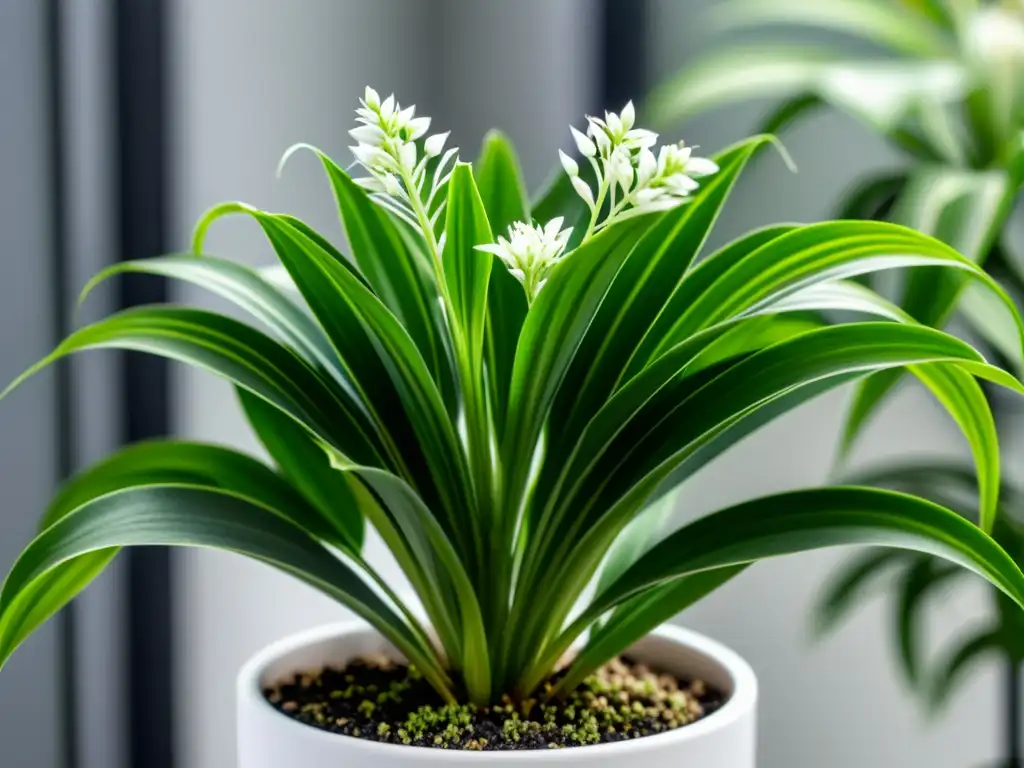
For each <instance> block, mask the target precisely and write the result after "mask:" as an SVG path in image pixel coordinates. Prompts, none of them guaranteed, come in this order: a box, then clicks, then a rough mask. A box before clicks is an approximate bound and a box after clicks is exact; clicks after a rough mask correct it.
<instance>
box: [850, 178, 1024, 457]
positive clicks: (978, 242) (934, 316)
mask: <svg viewBox="0 0 1024 768" xmlns="http://www.w3.org/2000/svg"><path fill="white" fill-rule="evenodd" d="M1008 191H1009V188H1008V182H1007V177H1006V175H1005V174H1003V173H1002V172H998V171H993V172H990V171H985V172H975V171H963V170H959V169H951V168H935V167H925V168H922V169H920V170H918V171H916V172H915V173H914V174H912V176H911V178H910V181H909V183H908V184H907V187H906V189H905V190H904V192H903V194H902V195H901V198H900V202H899V203H898V204H897V208H896V210H895V211H894V212H893V216H894V218H895V219H897V220H898V221H900V222H902V223H904V224H906V225H908V226H912V227H914V228H915V229H917V230H919V231H921V232H924V233H926V234H931V235H933V236H935V237H937V238H938V239H940V240H942V241H943V242H945V243H947V244H949V245H951V246H952V247H953V248H955V249H957V250H958V251H959V252H960V253H962V254H963V255H964V256H966V257H967V258H968V259H970V260H971V261H973V262H975V263H978V264H979V265H980V264H983V263H984V260H985V257H986V256H987V255H988V251H989V249H990V248H991V246H992V243H993V242H994V239H995V237H996V236H997V235H998V233H999V230H1000V229H1001V227H1002V223H1003V222H1004V221H1005V218H1006V216H1007V214H1008V206H1009V204H1010V203H1011V202H1012V198H1010V197H1009V196H1008ZM965 285H966V280H965V276H964V275H963V274H962V273H954V272H951V271H949V270H944V269H921V270H915V271H914V272H912V273H910V275H909V276H908V278H907V284H906V287H905V290H904V294H903V297H902V299H901V301H900V304H901V306H902V307H903V309H904V310H905V311H906V312H907V313H908V314H910V315H911V316H912V317H913V318H914V319H915V320H917V321H918V322H921V323H924V324H925V325H931V326H934V327H942V326H943V325H944V324H945V323H946V321H947V320H948V318H949V316H950V315H951V314H952V312H953V310H954V309H955V307H956V303H957V299H958V296H959V295H960V293H961V291H962V290H963V288H964V287H965ZM975 301H977V300H975ZM1008 306H1012V304H1011V305H1008ZM1015 314H1016V310H1015V309H1013V310H1011V312H1010V313H1009V314H1006V315H1004V319H1003V321H1002V323H1001V324H1002V325H1004V326H1005V327H1006V328H1007V329H1008V326H1009V324H1010V323H1011V322H1013V323H1015V324H1017V325H1018V327H1019V322H1018V320H1019V318H1018V317H1014V315H1015ZM1018 333H1019V331H1018ZM1001 340H1002V342H1003V344H1004V346H1006V345H1007V344H1008V341H1009V340H1008V339H1006V338H1005V333H1004V334H1003V338H1002V339H1001ZM1017 341H1018V347H1017V353H1016V354H1015V355H1014V356H1013V358H1011V359H1015V360H1016V359H1021V352H1020V346H1019V341H1020V337H1019V335H1018V340H1017ZM900 378H901V372H899V371H887V372H885V373H882V374H878V375H877V376H874V377H872V378H870V379H868V380H866V381H864V382H863V383H862V384H861V385H860V386H859V387H858V388H857V390H856V391H855V393H854V396H853V401H852V403H851V406H850V412H849V414H848V416H847V419H846V424H845V426H844V429H843V438H842V444H841V454H842V455H845V454H846V453H848V452H849V450H850V448H851V447H852V446H853V443H854V441H855V440H856V438H857V436H858V434H860V432H861V430H862V429H863V428H864V426H865V425H866V424H867V422H868V421H869V420H870V418H871V416H872V415H874V413H875V412H876V411H877V409H878V407H879V406H880V405H881V403H882V402H883V401H884V400H885V397H886V396H887V395H888V394H889V393H890V392H891V391H892V389H893V388H894V387H895V386H896V384H897V383H899V380H900Z"/></svg>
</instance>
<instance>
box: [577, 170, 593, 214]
mask: <svg viewBox="0 0 1024 768" xmlns="http://www.w3.org/2000/svg"><path fill="white" fill-rule="evenodd" d="M572 187H573V189H575V190H576V194H578V195H579V196H580V197H582V198H583V202H585V203H586V204H587V205H589V206H590V207H591V208H593V207H594V193H593V192H592V191H591V189H590V187H589V186H587V182H585V181H584V180H583V179H581V178H580V177H579V176H574V177H573V179H572Z"/></svg>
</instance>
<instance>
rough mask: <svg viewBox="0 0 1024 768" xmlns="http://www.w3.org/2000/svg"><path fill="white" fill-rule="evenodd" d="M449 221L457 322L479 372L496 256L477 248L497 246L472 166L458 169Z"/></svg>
mask: <svg viewBox="0 0 1024 768" xmlns="http://www.w3.org/2000/svg"><path fill="white" fill-rule="evenodd" d="M446 219H447V222H448V223H447V227H446V229H445V235H446V237H445V245H444V253H443V254H442V264H443V265H444V276H445V281H446V282H447V283H448V290H449V291H450V293H451V299H452V310H453V312H454V315H455V317H454V318H453V320H454V322H456V323H457V324H458V325H459V326H460V327H461V328H462V332H463V335H464V342H465V345H466V348H465V354H466V356H467V357H466V360H467V362H468V364H469V365H472V366H476V370H479V367H478V366H479V365H480V362H481V361H482V359H483V349H484V334H485V327H486V321H487V287H488V284H489V283H490V276H491V267H492V262H493V261H494V256H492V255H490V254H487V253H483V252H481V251H477V250H475V247H476V246H478V245H487V244H489V243H492V242H494V237H493V235H492V234H491V228H490V225H489V224H488V222H487V211H486V210H484V203H483V200H481V199H480V193H479V192H478V191H477V188H476V182H475V181H473V168H472V166H471V165H469V164H468V163H459V164H458V165H456V166H455V170H454V171H453V173H452V178H451V180H450V181H449V182H448V209H447V214H446ZM463 395H464V396H465V395H466V393H465V392H464V393H463Z"/></svg>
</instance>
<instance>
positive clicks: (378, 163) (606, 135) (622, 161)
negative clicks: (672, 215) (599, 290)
mask: <svg viewBox="0 0 1024 768" xmlns="http://www.w3.org/2000/svg"><path fill="white" fill-rule="evenodd" d="M361 105H362V106H361V107H360V108H359V109H357V110H356V114H357V115H358V118H357V122H358V123H359V125H358V127H356V128H353V129H352V130H351V131H350V132H349V133H350V135H351V136H352V138H354V139H355V140H356V142H357V144H356V146H354V147H351V150H352V154H353V155H354V156H355V159H356V162H357V163H358V164H359V165H361V166H362V167H363V168H364V169H365V170H366V171H367V172H368V174H369V175H368V176H366V177H364V178H361V179H357V180H356V181H357V182H358V183H359V184H361V185H362V186H363V187H365V188H366V189H368V190H369V191H370V192H371V193H372V194H373V195H374V198H375V199H376V200H377V201H378V202H379V203H380V204H381V205H383V206H385V207H386V208H388V209H389V210H391V211H392V212H394V213H395V214H397V215H398V216H400V217H401V218H403V219H404V220H405V221H407V222H408V223H409V224H411V225H412V226H413V227H414V228H416V229H418V230H419V231H421V232H423V234H424V236H425V237H426V238H427V240H428V241H429V242H430V244H431V246H432V250H433V252H434V254H435V257H438V258H439V254H440V252H441V250H442V249H443V247H444V244H443V235H442V239H441V240H438V239H436V238H435V236H434V230H435V229H436V225H437V221H438V219H439V217H440V216H441V215H442V213H443V211H444V208H445V200H444V195H440V194H439V192H440V191H441V190H442V189H443V188H444V186H445V185H446V184H447V182H448V179H449V178H450V177H451V171H452V167H453V166H452V160H453V159H454V158H455V156H456V154H457V152H458V150H457V149H448V150H447V151H445V150H444V146H445V143H446V141H447V139H448V133H437V134H433V135H430V136H428V131H429V130H430V118H429V117H416V108H415V107H407V108H406V109H402V107H401V106H400V105H399V104H398V102H396V101H395V97H394V96H393V95H392V96H388V97H387V98H386V99H383V100H381V98H380V95H379V94H378V93H377V92H376V91H375V90H374V89H373V88H370V87H367V89H366V94H365V96H364V97H363V99H362V100H361ZM635 120H636V114H635V111H634V109H633V103H632V102H630V103H628V104H626V106H625V107H624V108H623V110H622V112H621V113H619V114H616V113H614V112H606V113H605V115H604V118H603V119H602V118H599V117H587V122H588V126H587V130H586V133H584V132H581V131H578V130H576V129H575V128H571V127H570V130H571V131H572V135H573V138H574V139H575V141H576V148H577V149H578V150H579V153H580V154H581V155H582V156H583V157H584V158H585V159H586V160H587V161H588V162H589V163H590V165H591V167H592V168H593V170H594V177H595V179H596V187H595V188H591V186H590V185H589V184H588V183H587V182H586V181H585V180H584V179H583V178H582V177H581V176H580V169H579V165H578V164H577V162H576V161H575V160H574V159H573V158H572V157H570V156H569V155H567V154H566V153H565V152H562V151H561V150H559V156H560V157H561V161H562V167H563V168H564V169H565V172H566V173H568V174H569V178H570V179H571V181H572V185H573V187H574V188H575V190H576V192H577V193H578V194H579V196H580V197H581V198H583V201H584V202H585V203H586V204H587V206H588V208H589V209H590V213H591V215H590V223H589V225H588V226H587V230H586V232H585V233H584V235H583V237H582V241H585V240H587V239H588V238H589V237H590V236H591V235H593V234H595V233H596V232H598V231H600V230H602V229H604V228H605V227H607V226H609V225H611V224H613V223H614V222H616V221H621V220H622V219H625V218H628V217H630V216H635V215H638V214H641V213H648V212H651V211H663V210H668V209H669V208H673V207H675V206H677V205H679V204H680V203H682V202H685V201H686V200H688V199H689V197H690V195H691V194H692V193H693V191H694V190H696V189H697V188H698V183H697V182H696V181H695V179H697V178H700V177H702V176H706V175H708V174H711V173H715V172H716V171H717V170H718V166H717V165H715V163H714V162H712V161H711V160H708V159H706V158H702V157H694V156H693V154H692V149H691V147H687V146H686V145H685V144H683V143H679V144H670V145H667V146H663V147H661V148H660V149H658V150H657V154H655V149H656V145H657V143H658V134H656V133H654V132H653V131H648V130H645V129H643V128H635V127H634V122H635ZM428 176H430V177H431V178H430V182H429V185H428V183H427V177H428ZM562 224H563V220H562V218H561V217H559V218H556V219H552V220H551V221H549V222H547V223H546V224H541V223H529V222H516V223H514V224H513V225H512V226H511V227H510V228H509V231H508V237H502V236H499V237H498V238H497V242H496V243H487V244H481V245H478V246H477V250H479V251H483V252H486V253H491V254H494V255H495V256H497V257H498V258H499V259H501V261H502V262H503V263H504V264H505V266H506V267H507V268H508V270H509V272H511V274H512V275H513V276H514V277H515V278H516V279H517V280H518V281H519V282H520V283H522V285H523V288H524V290H525V291H526V296H527V299H528V300H529V301H530V302H532V301H533V300H534V299H535V298H536V296H537V294H538V293H539V292H540V289H541V288H542V287H543V286H544V283H545V281H546V280H547V278H548V275H549V274H550V272H551V269H552V268H553V267H554V265H555V263H556V262H557V261H558V259H560V258H561V257H562V256H563V254H564V253H565V250H566V248H567V246H568V243H569V237H570V235H571V234H572V227H569V228H566V229H563V228H562Z"/></svg>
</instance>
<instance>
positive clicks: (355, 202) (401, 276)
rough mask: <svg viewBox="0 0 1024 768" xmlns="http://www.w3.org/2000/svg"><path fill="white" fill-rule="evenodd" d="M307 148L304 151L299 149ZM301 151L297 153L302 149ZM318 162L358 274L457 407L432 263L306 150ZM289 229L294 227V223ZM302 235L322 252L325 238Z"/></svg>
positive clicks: (327, 161)
mask: <svg viewBox="0 0 1024 768" xmlns="http://www.w3.org/2000/svg"><path fill="white" fill-rule="evenodd" d="M298 146H303V147H304V146H305V145H298ZM298 146H297V148H298ZM305 148H307V149H309V150H310V151H312V152H314V153H315V154H316V156H317V157H318V158H319V159H320V162H321V164H322V165H323V168H324V171H325V172H326V174H327V178H328V180H329V181H330V183H331V189H332V190H333V192H334V199H335V201H336V202H337V205H338V214H339V216H340V218H341V221H342V225H343V226H344V228H345V235H346V237H347V238H348V242H349V247H350V248H351V249H352V255H353V257H354V258H355V262H356V264H358V265H359V270H360V271H361V273H362V274H363V275H365V276H366V280H367V282H368V283H369V285H370V287H371V288H372V289H373V292H374V294H375V295H376V296H377V297H378V298H379V299H380V300H381V302H382V303H383V304H384V305H385V306H386V307H387V308H388V309H389V310H391V312H392V313H393V314H394V315H395V317H397V318H398V319H399V320H400V321H401V323H402V325H403V326H404V327H405V329H406V330H407V331H408V333H409V335H410V336H411V337H412V339H413V341H414V343H415V344H416V347H417V349H419V351H420V354H422V355H423V359H424V361H426V363H427V367H428V368H429V369H430V371H431V374H432V376H433V379H434V381H435V382H436V383H437V385H438V387H439V388H440V389H441V391H442V392H443V393H444V395H445V398H446V401H448V402H454V383H453V372H452V370H451V368H450V366H449V363H448V346H449V344H450V339H449V338H448V331H447V329H446V326H445V320H444V317H443V316H442V314H441V310H440V306H439V305H438V302H437V284H436V282H435V280H434V276H433V273H432V271H431V267H430V263H429V261H428V260H427V259H426V258H424V257H423V256H421V254H420V253H418V252H417V250H416V249H415V248H412V247H410V245H409V243H408V242H407V241H406V239H405V238H403V237H402V232H401V228H402V227H404V226H405V225H404V223H403V222H398V221H395V220H394V219H393V218H392V217H391V216H390V215H389V214H388V212H387V211H386V210H385V209H384V208H382V207H381V206H379V205H377V204H375V203H374V202H373V200H371V199H370V196H369V195H368V194H367V192H366V190H364V189H363V188H362V187H360V186H359V185H358V184H356V183H355V182H354V181H353V180H352V178H351V177H350V176H349V175H348V174H347V173H346V172H345V171H344V170H342V169H341V168H340V167H338V165H337V164H336V163H335V162H334V161H333V160H331V158H329V157H328V156H327V155H325V154H324V153H323V152H321V151H319V150H318V149H315V148H313V147H305ZM290 223H291V224H292V225H293V226H294V225H295V222H294V220H291V221H290ZM302 234H304V235H305V236H306V237H309V238H311V239H314V240H315V241H316V242H317V244H318V245H319V246H320V247H321V249H323V250H327V251H330V248H329V247H328V248H325V247H324V241H323V238H321V237H320V236H319V235H317V234H316V233H315V232H313V231H311V230H309V229H308V228H303V229H302Z"/></svg>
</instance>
